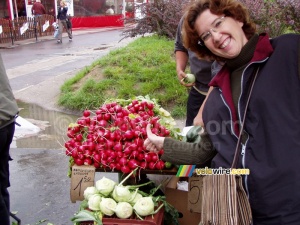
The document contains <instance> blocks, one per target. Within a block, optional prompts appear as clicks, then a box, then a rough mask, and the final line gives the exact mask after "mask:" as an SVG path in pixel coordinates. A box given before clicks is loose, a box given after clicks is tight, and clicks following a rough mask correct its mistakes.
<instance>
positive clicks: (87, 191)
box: [83, 186, 99, 200]
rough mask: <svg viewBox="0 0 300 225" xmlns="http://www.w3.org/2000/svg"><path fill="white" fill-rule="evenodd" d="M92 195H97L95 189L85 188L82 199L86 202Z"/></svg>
mask: <svg viewBox="0 0 300 225" xmlns="http://www.w3.org/2000/svg"><path fill="white" fill-rule="evenodd" d="M94 194H99V192H98V190H97V188H96V187H94V186H92V187H87V188H86V189H85V190H84V192H83V196H84V199H86V200H89V198H90V196H91V195H94Z"/></svg>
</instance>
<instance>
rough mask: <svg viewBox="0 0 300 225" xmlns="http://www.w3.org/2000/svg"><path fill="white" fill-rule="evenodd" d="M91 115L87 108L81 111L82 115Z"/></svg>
mask: <svg viewBox="0 0 300 225" xmlns="http://www.w3.org/2000/svg"><path fill="white" fill-rule="evenodd" d="M90 115H91V112H90V111H89V110H84V111H83V116H84V117H89V116H90Z"/></svg>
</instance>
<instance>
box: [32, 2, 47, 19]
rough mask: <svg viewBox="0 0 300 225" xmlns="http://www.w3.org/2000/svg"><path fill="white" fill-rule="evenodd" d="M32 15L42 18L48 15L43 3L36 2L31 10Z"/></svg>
mask: <svg viewBox="0 0 300 225" xmlns="http://www.w3.org/2000/svg"><path fill="white" fill-rule="evenodd" d="M31 13H32V15H34V16H41V15H43V14H46V10H45V7H44V6H43V4H42V3H41V0H36V1H35V3H34V4H33V6H32V8H31Z"/></svg>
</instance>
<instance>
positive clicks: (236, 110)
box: [145, 0, 300, 225]
mask: <svg viewBox="0 0 300 225" xmlns="http://www.w3.org/2000/svg"><path fill="white" fill-rule="evenodd" d="M183 29H184V33H183V35H184V44H185V46H186V47H187V48H190V49H191V50H193V51H195V52H196V53H197V54H198V56H200V57H202V58H205V57H210V58H212V59H214V60H221V61H222V63H223V67H222V69H221V70H220V71H219V72H218V73H217V74H216V75H215V77H214V78H213V79H212V81H211V82H210V85H211V86H212V90H211V92H210V94H209V95H208V97H207V100H206V103H205V105H204V109H203V115H202V118H203V122H204V131H203V132H202V133H201V134H200V136H201V140H200V141H199V142H198V143H197V144H196V143H194V144H191V143H178V141H176V140H174V139H171V138H164V137H158V136H156V135H154V134H153V133H152V132H151V130H150V126H149V127H148V128H149V129H148V132H147V135H148V138H147V139H146V140H145V147H146V148H147V149H148V150H150V151H153V152H156V151H157V148H158V147H159V146H163V149H164V154H163V155H162V156H161V159H163V160H165V161H168V162H171V163H173V164H184V165H192V164H203V163H206V162H208V161H210V160H211V163H210V166H211V168H219V167H222V168H231V166H232V165H233V164H232V162H233V161H234V159H236V157H234V153H235V149H237V150H239V151H241V154H240V155H239V157H238V160H237V161H234V162H237V164H236V168H243V169H245V168H247V169H249V170H250V171H251V173H250V174H248V175H243V176H242V178H243V186H244V189H245V190H246V192H247V197H248V198H249V202H250V205H251V210H252V216H253V221H251V222H249V221H247V222H246V223H230V224H231V225H232V224H239V225H240V224H248V225H250V224H253V225H258V224H265V225H274V224H279V223H280V224H289V225H297V224H298V223H299V222H298V221H300V212H299V210H298V209H299V208H300V193H299V192H297V191H296V189H295V187H297V186H300V174H299V173H298V167H297V165H298V161H299V158H300V151H295V149H300V139H299V136H300V120H299V113H300V35H297V34H285V35H282V36H279V37H277V38H273V39H271V38H269V36H268V34H266V33H262V34H257V33H256V27H255V24H254V23H253V21H251V20H250V19H249V12H248V10H247V9H246V8H245V7H244V6H243V5H242V4H241V3H240V1H236V0H198V1H194V2H193V3H192V4H191V5H190V6H189V7H188V9H187V12H186V17H185V21H184V27H183ZM199 41H200V43H201V45H199V44H198V43H199ZM282 56H285V57H282ZM256 71H257V72H256ZM256 74H257V75H256ZM255 77H257V79H256V81H255V84H254V87H253V89H252V88H251V85H252V84H253V83H254V81H253V80H254V78H255ZM270 84H272V85H270ZM250 89H252V92H251V94H249V93H250ZM278 90H280V92H278ZM249 97H250V101H249V104H246V103H247V100H248V98H249ZM246 112H247V113H246ZM243 123H244V124H243ZM241 124H243V126H242V125H241ZM238 140H241V144H240V143H239V142H238ZM286 162H288V165H287V163H286ZM275 202H276V204H274V203H275ZM284 205H286V206H287V205H289V206H291V207H281V206H284ZM204 215H205V214H204ZM204 217H205V216H203V217H202V218H204ZM201 222H202V224H207V221H201ZM244 222H245V221H244ZM216 224H218V223H216ZM220 224H225V223H224V222H223V221H222V222H221V223H220Z"/></svg>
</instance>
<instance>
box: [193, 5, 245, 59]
mask: <svg viewBox="0 0 300 225" xmlns="http://www.w3.org/2000/svg"><path fill="white" fill-rule="evenodd" d="M242 26H243V23H242V22H239V21H237V20H235V19H233V18H231V17H224V15H215V14H212V13H211V12H210V11H209V10H205V11H203V12H202V13H201V14H200V16H198V18H197V19H196V21H195V28H196V30H197V31H198V34H199V37H200V39H201V40H202V42H203V43H204V44H205V46H206V47H207V48H208V49H209V50H210V51H211V52H212V53H213V54H215V55H217V56H220V57H222V58H225V59H232V58H235V57H237V56H238V55H239V54H240V52H241V49H242V47H243V46H244V45H245V44H246V43H247V41H248V40H247V38H246V36H245V33H244V31H243V30H242Z"/></svg>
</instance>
